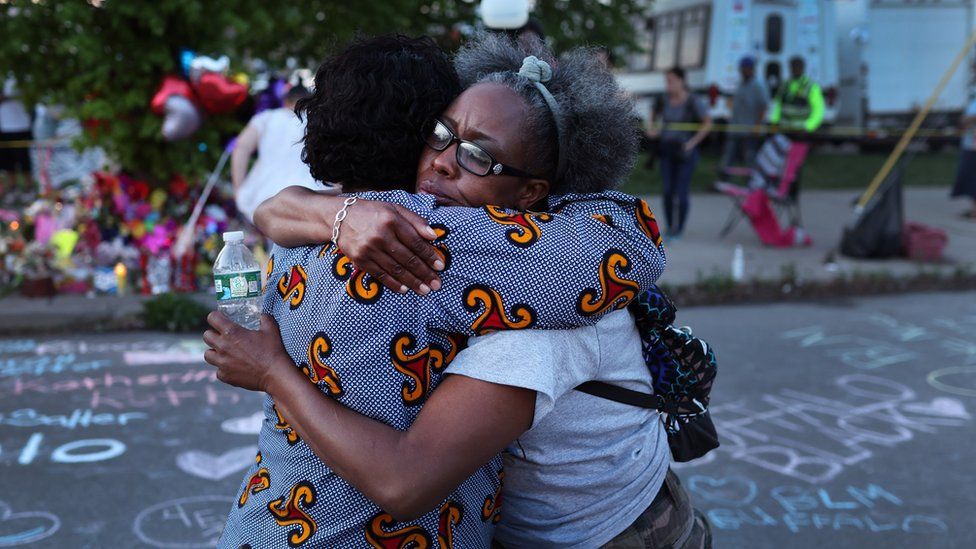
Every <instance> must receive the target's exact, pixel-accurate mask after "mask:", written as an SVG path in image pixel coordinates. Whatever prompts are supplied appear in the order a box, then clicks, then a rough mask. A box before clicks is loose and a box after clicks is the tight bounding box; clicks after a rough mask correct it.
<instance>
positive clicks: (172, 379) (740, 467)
mask: <svg viewBox="0 0 976 549" xmlns="http://www.w3.org/2000/svg"><path fill="white" fill-rule="evenodd" d="M678 320H679V323H681V324H688V325H690V326H691V327H692V328H693V329H694V330H695V332H696V333H697V334H698V335H700V336H702V337H704V338H705V339H706V340H707V341H708V342H709V343H710V344H711V345H712V346H713V348H714V349H716V352H717V354H718V358H719V361H720V371H719V376H718V379H717V382H716V386H715V392H714V395H713V400H712V413H713V415H714V418H715V423H716V425H717V427H718V429H719V434H720V437H721V442H722V446H721V447H720V448H719V449H718V450H716V451H714V452H713V453H712V454H710V455H709V456H706V457H705V458H704V459H703V460H700V462H696V463H692V464H683V465H679V466H677V469H678V472H679V474H680V475H681V477H682V479H683V482H684V484H685V486H686V487H687V488H688V489H689V491H690V492H691V494H692V497H693V499H694V502H695V504H696V505H697V506H698V507H699V508H701V509H702V510H703V511H704V512H705V513H706V515H707V516H708V517H709V518H710V520H711V522H712V525H713V531H714V535H715V547H776V548H779V547H796V548H816V549H820V548H822V547H824V546H829V547H832V548H837V549H840V548H848V547H849V548H855V547H856V548H860V547H886V548H891V549H894V548H901V547H905V548H908V547H960V548H961V547H973V546H976V534H974V532H973V529H972V517H973V515H974V512H976V495H974V493H973V492H972V490H970V489H969V486H970V485H971V483H972V478H973V473H974V470H973V466H972V456H973V455H974V452H976V436H974V435H976V430H974V423H973V414H976V335H974V334H976V292H968V293H952V294H950V293H945V294H911V295H904V296H897V297H880V298H867V299H855V300H848V301H835V302H830V303H822V304H796V303H793V304H782V305H764V306H735V307H731V306H730V307H701V308H690V309H687V310H682V311H679V315H678ZM202 351H203V344H202V342H201V341H200V339H199V336H198V335H197V334H191V335H185V336H174V335H170V334H160V333H152V332H126V333H106V334H92V335H78V334H62V335H54V336H21V337H7V338H0V478H2V479H3V489H2V490H0V546H25V547H59V548H61V547H72V548H88V547H91V548H94V547H99V548H101V547H113V548H115V547H159V548H162V547H184V548H189V547H210V546H213V544H214V542H215V540H216V539H217V536H218V535H219V533H220V531H221V528H222V525H223V521H224V519H225V517H226V515H227V512H228V511H229V509H230V506H231V505H233V504H234V501H235V498H236V496H237V495H238V494H237V493H236V492H237V490H238V487H239V486H240V482H241V480H242V475H243V471H244V470H245V469H246V467H247V466H248V465H249V464H250V463H252V460H253V459H254V455H255V450H256V442H257V436H256V433H257V430H258V428H259V426H260V424H261V421H262V419H263V416H262V414H261V410H260V397H259V395H257V394H255V393H249V392H246V391H241V390H238V389H233V388H230V387H227V386H224V385H222V384H221V383H219V382H218V381H216V379H215V378H214V377H213V374H212V370H211V368H210V367H209V366H207V365H206V364H205V363H203V362H202V359H201V357H202Z"/></svg>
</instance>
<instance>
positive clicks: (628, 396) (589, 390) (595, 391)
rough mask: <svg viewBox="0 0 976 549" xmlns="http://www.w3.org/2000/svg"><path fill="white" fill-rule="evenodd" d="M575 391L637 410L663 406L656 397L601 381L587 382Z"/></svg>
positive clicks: (578, 386)
mask: <svg viewBox="0 0 976 549" xmlns="http://www.w3.org/2000/svg"><path fill="white" fill-rule="evenodd" d="M575 389H576V390H577V391H580V392H583V393H586V394H589V395H593V396H595V397H600V398H605V399H607V400H612V401H614V402H619V403H621V404H629V405H631V406H637V407H639V408H649V409H651V410H660V409H661V406H662V405H663V402H662V401H661V399H660V398H658V396H657V395H652V394H650V393H642V392H640V391H634V390H632V389H627V388H624V387H618V386H616V385H611V384H609V383H603V382H602V381H587V382H586V383H583V384H581V385H577V386H576V387H575Z"/></svg>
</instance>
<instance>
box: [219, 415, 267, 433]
mask: <svg viewBox="0 0 976 549" xmlns="http://www.w3.org/2000/svg"><path fill="white" fill-rule="evenodd" d="M262 423H264V412H255V413H254V414H252V415H249V416H244V417H233V418H230V419H228V420H225V421H224V422H223V423H221V424H220V429H221V430H222V431H224V432H225V433H231V434H234V435H257V434H259V433H260V432H261V424H262Z"/></svg>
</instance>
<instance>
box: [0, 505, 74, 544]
mask: <svg viewBox="0 0 976 549" xmlns="http://www.w3.org/2000/svg"><path fill="white" fill-rule="evenodd" d="M58 528H61V520H60V519H59V518H58V517H57V516H55V515H52V514H51V513H47V512H44V511H24V512H20V513H14V512H13V510H12V509H11V508H10V506H9V505H7V504H6V503H5V502H3V501H0V547H11V546H14V545H24V544H27V543H34V542H35V541H39V540H42V539H44V538H46V537H50V536H53V535H54V533H55V532H57V531H58Z"/></svg>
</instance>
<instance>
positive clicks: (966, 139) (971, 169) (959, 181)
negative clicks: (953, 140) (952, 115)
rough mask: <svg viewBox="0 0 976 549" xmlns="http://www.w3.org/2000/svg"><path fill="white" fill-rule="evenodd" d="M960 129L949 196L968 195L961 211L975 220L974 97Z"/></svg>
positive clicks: (975, 104)
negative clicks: (952, 182)
mask: <svg viewBox="0 0 976 549" xmlns="http://www.w3.org/2000/svg"><path fill="white" fill-rule="evenodd" d="M959 128H960V130H962V132H963V133H962V142H961V143H960V144H959V170H958V171H957V172H956V184H955V185H953V186H952V193H951V194H950V196H951V197H952V198H956V197H959V196H966V197H969V199H970V201H971V202H972V204H971V205H970V207H969V209H968V210H966V211H964V212H963V213H962V216H963V217H964V218H966V219H969V220H972V221H976V99H973V101H972V102H970V103H969V106H968V107H966V111H965V112H964V113H963V115H962V120H960V121H959Z"/></svg>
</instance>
